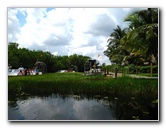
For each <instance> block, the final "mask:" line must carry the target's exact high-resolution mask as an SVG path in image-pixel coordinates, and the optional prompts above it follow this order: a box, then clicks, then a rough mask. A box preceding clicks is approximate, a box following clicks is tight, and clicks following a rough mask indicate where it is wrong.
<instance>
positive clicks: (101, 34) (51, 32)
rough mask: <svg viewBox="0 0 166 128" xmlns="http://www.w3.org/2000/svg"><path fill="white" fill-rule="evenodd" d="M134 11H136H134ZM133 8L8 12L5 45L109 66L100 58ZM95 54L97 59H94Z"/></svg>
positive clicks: (105, 59) (40, 9) (10, 10)
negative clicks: (95, 61)
mask: <svg viewBox="0 0 166 128" xmlns="http://www.w3.org/2000/svg"><path fill="white" fill-rule="evenodd" d="M135 9H136V8H135ZM133 10H134V9H133V8H8V42H17V43H18V44H19V46H20V47H21V48H22V47H25V48H28V49H31V50H43V51H49V52H51V53H52V54H54V55H61V56H63V55H72V54H78V55H85V56H89V57H91V58H94V59H98V60H99V61H100V63H101V64H102V63H107V64H110V61H109V59H108V57H106V56H105V55H104V54H103V51H104V50H106V49H107V39H108V37H109V35H110V34H111V33H112V32H113V29H115V28H116V26H117V25H119V26H120V27H121V28H124V27H126V26H127V23H125V22H123V20H124V17H126V16H127V14H129V13H130V12H131V11H133ZM98 54H100V57H99V58H98Z"/></svg>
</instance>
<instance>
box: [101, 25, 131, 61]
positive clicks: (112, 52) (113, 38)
mask: <svg viewBox="0 0 166 128" xmlns="http://www.w3.org/2000/svg"><path fill="white" fill-rule="evenodd" d="M113 30H114V32H112V33H111V35H110V38H109V39H108V41H107V42H108V45H107V46H108V48H107V50H106V51H104V54H105V55H106V56H108V57H109V59H110V61H111V62H112V63H116V64H121V63H122V61H123V58H124V56H126V55H128V52H127V51H126V50H125V49H123V48H122V47H121V44H120V42H121V39H122V38H123V37H124V35H125V34H126V29H123V30H122V29H121V28H120V27H119V26H117V28H116V29H113Z"/></svg>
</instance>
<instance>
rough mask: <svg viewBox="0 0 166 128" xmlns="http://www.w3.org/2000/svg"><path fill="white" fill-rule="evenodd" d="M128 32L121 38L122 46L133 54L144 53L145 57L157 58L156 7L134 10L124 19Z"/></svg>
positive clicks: (155, 61)
mask: <svg viewBox="0 0 166 128" xmlns="http://www.w3.org/2000/svg"><path fill="white" fill-rule="evenodd" d="M124 21H125V22H129V30H130V31H129V32H128V33H127V34H126V36H124V37H123V39H122V40H121V42H122V44H123V47H125V48H127V50H128V51H129V52H130V53H132V54H134V55H135V56H139V55H146V59H147V60H149V61H151V62H153V63H157V60H158V9H157V8H148V9H145V10H141V11H134V12H132V13H131V14H129V15H128V16H127V17H126V18H125V20H124Z"/></svg>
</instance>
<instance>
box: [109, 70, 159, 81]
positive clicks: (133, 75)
mask: <svg viewBox="0 0 166 128" xmlns="http://www.w3.org/2000/svg"><path fill="white" fill-rule="evenodd" d="M109 74H110V75H112V76H113V78H115V73H114V72H110V73H109ZM122 75H123V74H122V73H118V74H117V77H121V76H122ZM126 76H131V77H133V78H144V79H158V77H148V76H138V75H136V74H126Z"/></svg>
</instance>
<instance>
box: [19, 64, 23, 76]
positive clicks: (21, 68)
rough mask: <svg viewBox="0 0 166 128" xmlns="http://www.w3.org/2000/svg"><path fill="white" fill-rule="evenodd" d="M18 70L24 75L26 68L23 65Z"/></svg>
mask: <svg viewBox="0 0 166 128" xmlns="http://www.w3.org/2000/svg"><path fill="white" fill-rule="evenodd" d="M18 70H19V71H20V73H19V74H20V75H24V73H23V72H24V67H23V66H22V65H20V67H19V68H18Z"/></svg>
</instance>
